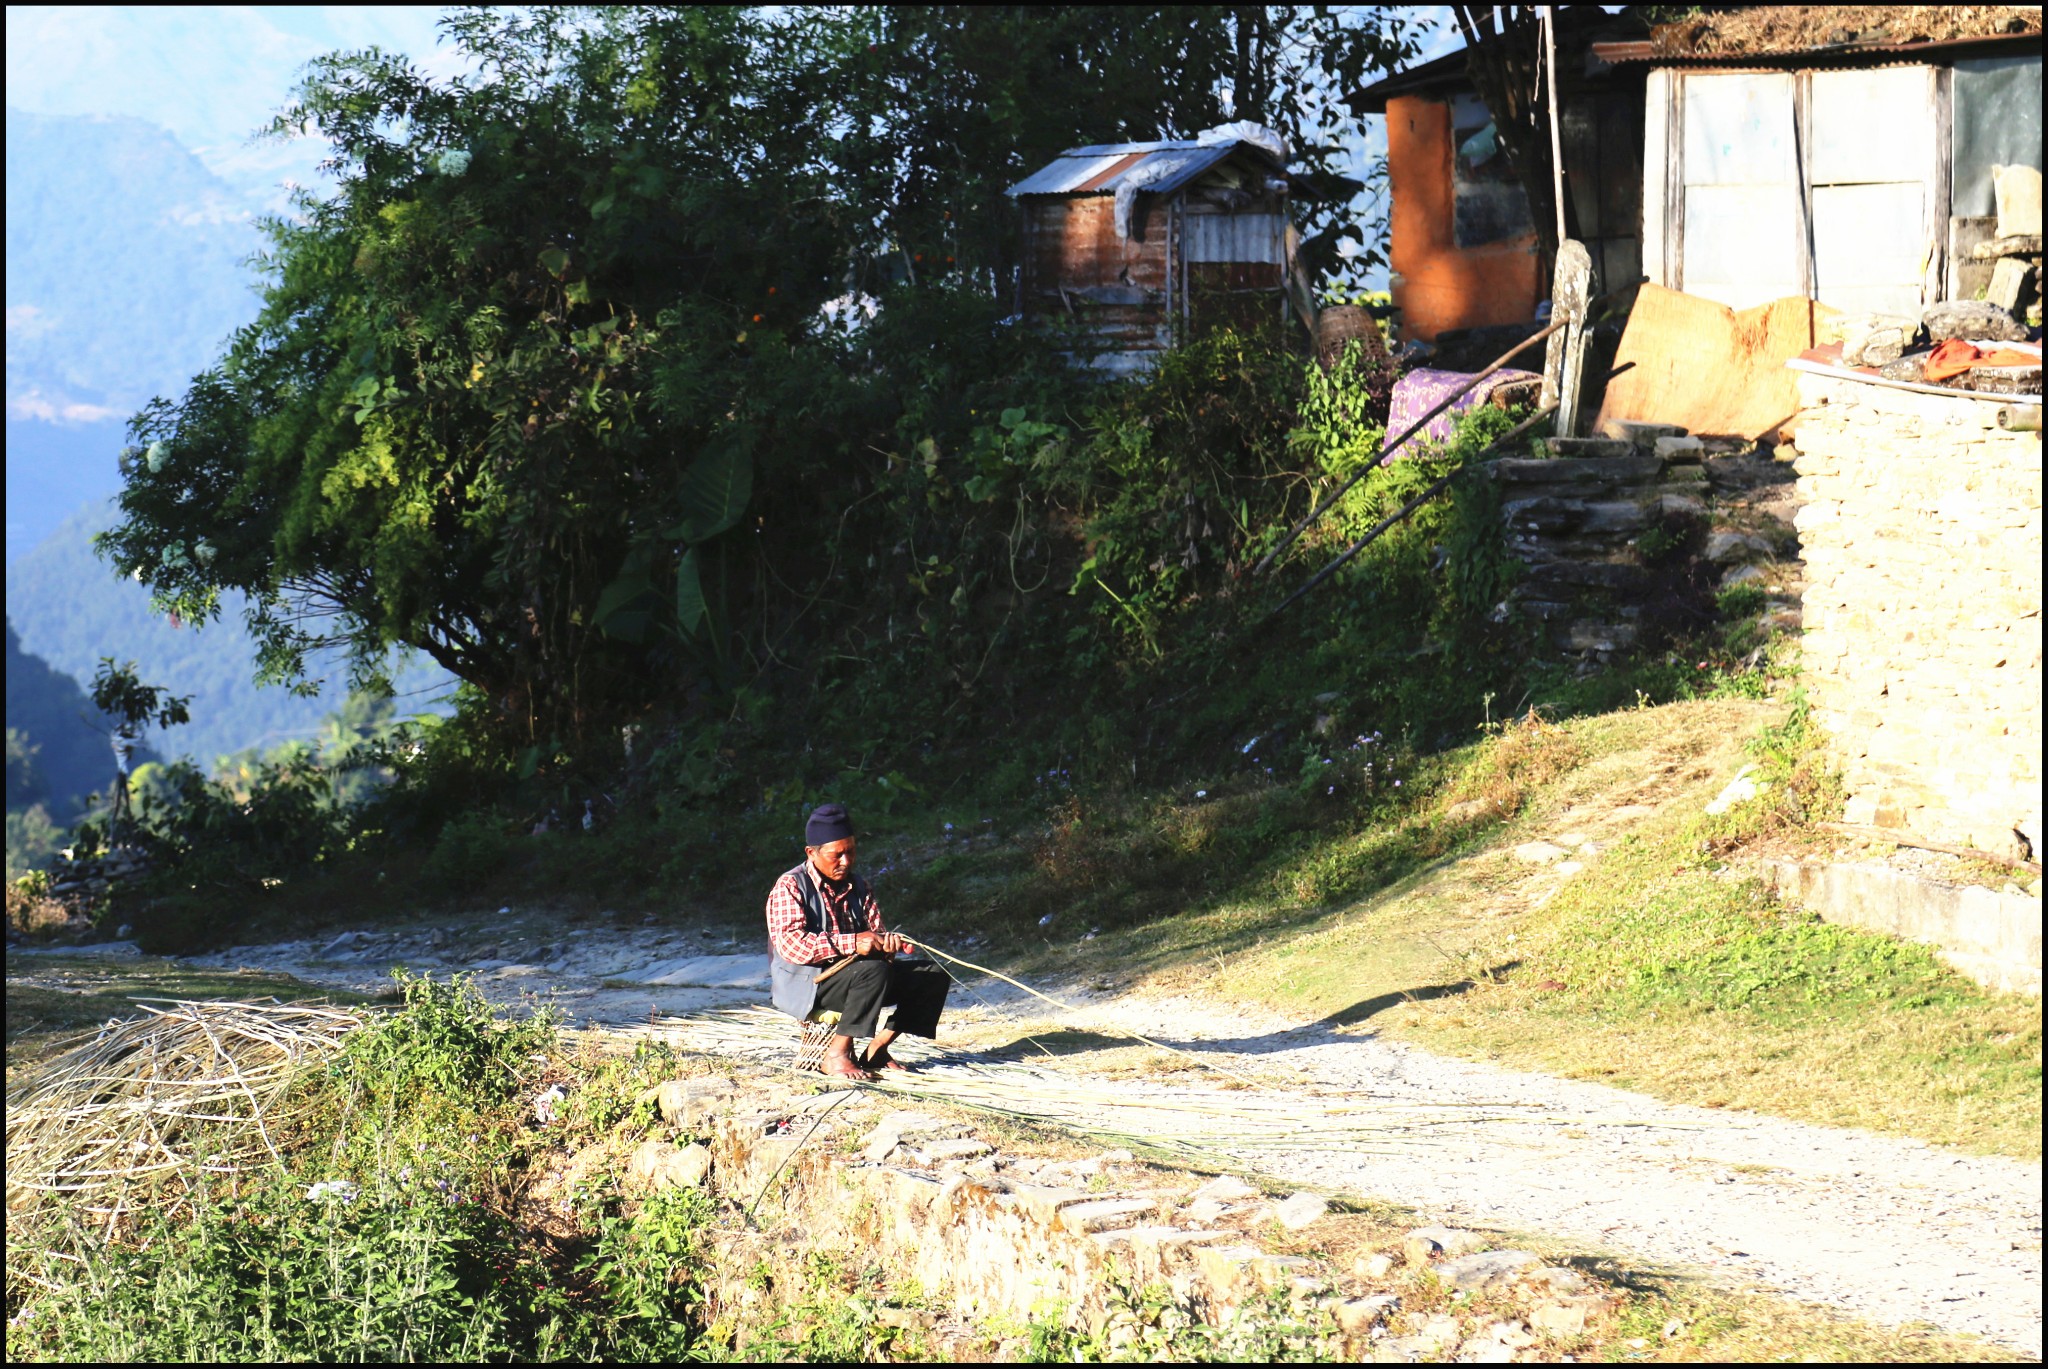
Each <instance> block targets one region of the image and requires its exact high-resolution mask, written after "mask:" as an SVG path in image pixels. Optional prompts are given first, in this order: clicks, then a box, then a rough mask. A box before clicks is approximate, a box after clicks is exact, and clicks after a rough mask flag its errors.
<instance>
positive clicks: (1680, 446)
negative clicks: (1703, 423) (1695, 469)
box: [1651, 437, 1707, 462]
mask: <svg viewBox="0 0 2048 1369" xmlns="http://www.w3.org/2000/svg"><path fill="white" fill-rule="evenodd" d="M1651 450H1653V451H1655V452H1656V453H1657V455H1658V456H1660V457H1662V458H1663V459H1664V460H1666V461H1689V462H1697V461H1699V460H1701V459H1703V458H1704V457H1705V456H1706V454H1707V444H1706V443H1704V442H1702V441H1700V440H1699V439H1698V438H1697V437H1660V438H1658V439H1657V441H1656V443H1655V445H1654V446H1653V447H1652V448H1651Z"/></svg>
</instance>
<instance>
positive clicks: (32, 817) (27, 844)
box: [7, 803, 64, 880]
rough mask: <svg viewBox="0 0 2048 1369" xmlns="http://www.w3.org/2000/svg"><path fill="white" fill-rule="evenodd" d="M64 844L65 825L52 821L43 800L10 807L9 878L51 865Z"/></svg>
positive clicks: (8, 814)
mask: <svg viewBox="0 0 2048 1369" xmlns="http://www.w3.org/2000/svg"><path fill="white" fill-rule="evenodd" d="M63 847H64V829H63V828H61V827H59V826H58V825H57V824H56V823H54V822H52V821H50V814H49V811H48V810H47V809H45V808H44V807H43V805H41V804H40V803H37V804H31V805H30V806H29V807H27V808H20V809H17V808H9V809H8V810H7V878H9V879H10V880H11V879H18V878H20V877H21V876H23V875H25V874H28V873H30V872H32V871H42V870H46V869H48V868H49V865H50V862H51V860H52V859H53V858H54V857H55V856H56V854H57V852H58V851H60V850H62V849H63Z"/></svg>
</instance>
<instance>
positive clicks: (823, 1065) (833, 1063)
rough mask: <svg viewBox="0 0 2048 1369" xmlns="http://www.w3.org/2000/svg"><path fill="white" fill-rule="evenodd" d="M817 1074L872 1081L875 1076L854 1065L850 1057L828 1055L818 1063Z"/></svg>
mask: <svg viewBox="0 0 2048 1369" xmlns="http://www.w3.org/2000/svg"><path fill="white" fill-rule="evenodd" d="M818 1073H820V1074H831V1075H837V1076H838V1077H839V1078H841V1079H872V1078H874V1077H875V1076H874V1075H873V1074H872V1073H871V1072H870V1071H868V1070H866V1069H863V1068H862V1067H861V1066H859V1065H857V1064H855V1063H854V1060H853V1057H852V1056H850V1055H828V1056H826V1057H825V1058H824V1059H823V1060H820V1061H819V1062H818Z"/></svg>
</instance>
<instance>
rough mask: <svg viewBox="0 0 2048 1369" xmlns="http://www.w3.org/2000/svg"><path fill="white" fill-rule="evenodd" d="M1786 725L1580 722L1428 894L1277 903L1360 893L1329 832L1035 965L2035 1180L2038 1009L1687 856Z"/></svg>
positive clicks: (1701, 706)
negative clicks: (1761, 744)
mask: <svg viewBox="0 0 2048 1369" xmlns="http://www.w3.org/2000/svg"><path fill="white" fill-rule="evenodd" d="M1784 712H1785V708H1784V706H1783V705H1782V704H1780V705H1771V704H1767V703H1755V702H1748V701H1738V700H1727V701H1714V702H1704V703H1686V704H1675V705H1670V706H1667V707H1663V708H1653V709H1643V710H1635V711H1628V712H1622V713H1615V714H1608V715H1605V716H1602V717H1596V718H1588V719H1583V720H1580V721H1577V722H1574V723H1571V724H1568V725H1567V726H1566V727H1565V728H1564V729H1561V731H1560V732H1559V733H1558V734H1556V736H1555V737H1554V739H1553V741H1552V742H1551V745H1552V746H1553V748H1554V749H1555V750H1557V751H1559V752H1561V753H1562V755H1563V757H1564V763H1565V764H1567V765H1569V769H1568V770H1567V771H1566V773H1564V774H1563V775H1562V776H1561V777H1558V778H1556V779H1554V780H1552V781H1551V782H1549V783H1548V784H1546V785H1542V786H1541V787H1538V788H1535V789H1533V790H1532V791H1531V792H1530V793H1528V795H1527V797H1526V800H1525V804H1524V807H1523V809H1522V812H1521V814H1520V816H1518V817H1517V818H1515V819H1513V820H1512V821H1509V822H1507V823H1505V824H1502V825H1499V826H1497V827H1494V828H1493V829H1492V830H1490V831H1470V830H1468V831H1467V834H1466V836H1465V837H1464V838H1463V840H1462V843H1461V844H1459V845H1458V846H1456V847H1455V848H1454V849H1452V850H1450V851H1449V852H1448V853H1446V854H1445V855H1443V856H1441V857H1440V858H1437V859H1434V860H1429V861H1427V862H1426V863H1420V868H1413V867H1414V866H1415V865H1417V864H1418V862H1416V861H1414V860H1408V861H1406V862H1403V861H1394V862H1391V863H1390V864H1389V865H1388V866H1387V867H1386V868H1388V869H1390V870H1391V871H1392V872H1393V873H1394V874H1395V876H1396V877H1395V878H1393V879H1392V880H1391V881H1389V882H1387V883H1385V884H1384V886H1383V887H1380V888H1378V889H1377V890H1375V891H1374V892H1371V893H1368V894H1366V896H1365V897H1363V898H1360V899H1357V900H1356V901H1352V902H1346V903H1343V904H1341V905H1340V906H1335V907H1327V906H1326V907H1317V906H1312V905H1310V906H1304V904H1303V903H1302V902H1300V901H1297V900H1293V899H1289V898H1287V897H1285V896H1284V891H1285V890H1286V889H1287V887H1288V886H1289V884H1290V882H1291V881H1293V882H1298V873H1299V872H1300V871H1302V870H1307V869H1326V868H1328V867H1330V866H1333V865H1334V866H1342V865H1344V864H1345V863H1346V862H1351V863H1353V864H1355V865H1357V866H1360V867H1364V869H1365V871H1366V873H1365V874H1364V875H1362V876H1360V878H1361V880H1362V881H1363V882H1365V883H1367V884H1368V886H1369V885H1370V884H1371V883H1372V882H1373V875H1372V871H1373V869H1374V866H1375V861H1376V860H1378V859H1379V858H1380V857H1382V856H1383V855H1384V852H1385V848H1386V847H1387V845H1388V842H1389V838H1388V835H1387V833H1385V832H1384V831H1381V832H1376V833H1366V834H1354V833H1344V832H1326V833H1322V834H1319V835H1318V837H1317V839H1316V841H1315V842H1314V843H1312V844H1311V845H1310V846H1308V847H1307V848H1305V849H1302V850H1299V851H1296V852H1294V853H1293V854H1291V855H1290V856H1289V857H1288V858H1287V860H1286V861H1285V862H1283V865H1282V868H1279V869H1277V870H1275V869H1269V870H1266V871H1263V872H1261V873H1260V874H1259V875H1258V876H1257V877H1255V878H1252V879H1249V880H1243V881H1241V882H1240V883H1239V885H1238V887H1237V888H1235V889H1230V890H1227V891H1224V892H1223V893H1222V895H1221V896H1220V897H1216V898H1213V899H1211V900H1207V901H1206V902H1197V903H1196V905H1195V906H1193V907H1191V908H1189V909H1188V910H1187V911H1186V912H1185V913H1184V914H1183V915H1181V916H1178V917H1174V918H1171V919H1160V920H1147V921H1145V922H1143V923H1141V924H1139V925H1136V926H1132V927H1128V928H1123V929H1116V930H1110V931H1107V932H1105V934H1104V935H1103V936H1102V937H1100V938H1098V939H1097V940H1095V941H1093V942H1090V943H1085V944H1078V945H1077V944H1072V943H1069V945H1068V946H1067V948H1066V949H1065V950H1064V951H1054V950H1052V949H1051V948H1048V949H1047V950H1046V951H1045V952H1044V953H1042V954H1041V955H1040V957H1038V959H1039V960H1040V962H1041V967H1042V968H1044V969H1052V968H1056V967H1057V968H1064V969H1067V970H1069V971H1083V972H1085V971H1086V970H1089V969H1095V968H1099V967H1105V966H1114V967H1116V968H1117V969H1118V970H1119V971H1121V972H1124V973H1125V974H1126V975H1129V974H1132V973H1135V974H1137V975H1141V976H1143V977H1144V978H1145V979H1146V980H1147V981H1149V983H1150V984H1151V985H1152V986H1154V987H1157V988H1162V989H1172V990H1175V991H1182V992H1185V991H1190V990H1193V991H1200V992H1208V993H1212V994H1219V995H1227V996H1236V997H1239V998H1242V999H1244V1000H1248V1001H1252V1002H1256V1003H1259V1004H1262V1005H1265V1006H1268V1007H1273V1008H1277V1009H1280V1010H1283V1011H1286V1012H1289V1013H1291V1014H1294V1015H1298V1016H1301V1017H1303V1018H1306V1019H1313V1020H1319V1021H1321V1022H1323V1023H1326V1024H1328V1025H1330V1026H1332V1027H1336V1028H1339V1029H1343V1028H1347V1027H1354V1026H1358V1025H1360V1024H1364V1023H1366V1022H1368V1021H1369V1022H1370V1024H1371V1029H1372V1030H1374V1031H1383V1032H1387V1033H1390V1034H1393V1035H1396V1036H1400V1037H1404V1038H1407V1039H1412V1040H1416V1041H1419V1042H1422V1043H1424V1044H1427V1045H1430V1046H1432V1047H1435V1048H1437V1049H1441V1050H1447V1051H1451V1052H1453V1053H1457V1054H1462V1055H1467V1056H1472V1057H1477V1058H1483V1059H1489V1060H1497V1061H1499V1062H1501V1063H1504V1064H1509V1065H1513V1066H1518V1067H1522V1068H1529V1069H1537V1070H1543V1071H1547V1072H1551V1073H1556V1074H1561V1075H1565V1076H1568V1077H1573V1078H1584V1079H1597V1080H1601V1081H1603V1082H1607V1083H1612V1084H1616V1085H1619V1086H1622V1087H1627V1088H1633V1089H1639V1090H1641V1091H1643V1092H1646V1093H1649V1094H1652V1095H1654V1096H1656V1097H1660V1098H1664V1099H1667V1100H1670V1101H1674V1102H1685V1103H1695V1104H1701V1105H1705V1106H1710V1107H1732V1108H1744V1109H1753V1110H1756V1111H1760V1112H1767V1113H1771V1114H1775V1115H1778V1116H1784V1117H1790V1118H1795V1119H1799V1120H1803V1121H1812V1122H1819V1123H1825V1124H1828V1125H1834V1126H1859V1127H1867V1128H1870V1129H1873V1130H1877V1131H1883V1132H1891V1133H1896V1134H1906V1135H1912V1136H1918V1137H1921V1138H1924V1139H1927V1140H1930V1141H1935V1142H1939V1143H1942V1144H1949V1145H1957V1146H1961V1147H1964V1148H1967V1149H1971V1150H1979V1151H1987V1152H1993V1153H1999V1154H2007V1155H2014V1156H2020V1157H2023V1158H2029V1159H2034V1158H2038V1157H2039V1155H2040V1150H2041V1147H2040V1125H2041V1117H2040V1064H2041V1056H2040V1019H2039V1011H2038V1005H2036V1004H2035V1003H2033V1002H2032V1001H2031V1000H2027V999H2023V998H2018V997H2014V996H2011V995H2004V994H1997V993H1993V992H1991V991H1988V990H1985V989H1981V988H1979V987H1978V986H1977V985H1975V984H1974V983H1972V982H1970V981H1969V980H1967V979H1965V978H1963V977H1962V976H1960V975H1958V974H1956V973H1955V972H1953V971H1951V970H1949V969H1948V968H1947V967H1946V966H1945V965H1943V964H1942V963H1941V962H1940V961H1939V959H1938V958H1937V957H1935V956H1934V954H1933V953H1932V952H1930V951H1929V950H1927V949H1926V948H1923V947H1919V946H1912V945H1905V944H1902V943H1899V942H1897V941H1894V940H1892V939H1890V938H1886V937H1881V936H1875V935H1870V934H1866V933H1862V932H1858V931H1854V930H1851V929H1846V928H1840V927H1831V926H1826V925H1823V924H1820V923H1817V922H1815V921H1813V920H1812V919H1810V918H1808V917H1806V916H1804V915H1803V914H1800V913H1798V912H1796V911H1794V910H1787V909H1784V908H1782V907H1780V906H1778V905H1777V904H1775V902H1774V901H1773V900H1771V899H1770V898H1769V897H1768V896H1767V895H1766V894H1765V893H1764V892H1763V891H1762V890H1761V889H1760V887H1759V886H1758V885H1757V884H1756V882H1755V881H1754V880H1753V879H1752V878H1750V877H1749V876H1748V875H1747V873H1746V872H1745V869H1744V866H1743V863H1742V858H1741V856H1740V853H1739V851H1738V852H1736V853H1734V854H1732V855H1722V856H1705V855H1702V853H1701V839H1700V833H1699V831H1698V830H1697V818H1698V815H1699V813H1700V810H1701V809H1702V807H1703V806H1704V804H1705V802H1706V801H1707V800H1708V799H1709V798H1711V797H1712V796H1713V795H1714V794H1715V793H1716V792H1717V791H1718V790H1719V789H1720V788H1721V787H1722V786H1723V785H1724V784H1725V783H1726V782H1727V780H1728V779H1729V778H1730V777H1731V776H1732V775H1733V774H1734V772H1735V771H1736V770H1737V769H1738V768H1739V767H1740V766H1741V764H1742V763H1743V761H1744V759H1745V755H1744V749H1743V743H1744V742H1745V740H1747V739H1748V738H1750V737H1753V736H1754V735H1755V734H1756V733H1757V732H1758V731H1759V730H1760V729H1761V728H1762V727H1764V726H1765V725H1766V724H1769V723H1773V722H1776V721H1778V720H1779V719H1781V718H1782V717H1783V715H1784ZM1502 744H1503V743H1498V742H1497V743H1494V744H1492V745H1491V746H1490V747H1482V748H1478V749H1476V751H1475V753H1473V754H1472V755H1471V756H1470V757H1469V758H1468V761H1467V765H1468V768H1467V770H1466V771H1465V773H1464V775H1463V776H1462V778H1461V780H1460V781H1458V782H1457V783H1456V784H1453V785H1450V786H1447V788H1448V792H1447V793H1445V794H1443V797H1444V798H1455V797H1458V796H1459V795H1460V794H1463V793H1470V792H1481V791H1484V790H1485V789H1486V788H1487V787H1488V786H1489V785H1490V784H1493V783H1494V781H1495V780H1496V779H1497V776H1495V775H1493V774H1492V773H1490V768H1493V769H1497V768H1498V760H1499V755H1498V752H1499V748H1500V747H1501V746H1502ZM1437 802H1438V803H1439V804H1440V803H1441V799H1439V800H1438V801H1437ZM1433 806H1434V805H1433ZM1566 835H1572V836H1590V837H1591V838H1592V839H1593V840H1594V842H1595V844H1596V846H1598V847H1600V848H1601V849H1600V851H1599V853H1598V854H1597V855H1595V856H1593V857H1591V858H1590V859H1587V860H1585V861H1584V862H1583V863H1584V865H1585V868H1584V870H1583V872H1581V873H1579V874H1577V875H1575V876H1572V877H1569V878H1567V877H1566V876H1563V875H1560V874H1559V873H1558V872H1557V870H1556V867H1555V865H1550V866H1543V865H1534V864H1530V863H1526V862H1522V861H1519V860H1517V859H1516V858H1515V856H1514V855H1513V847H1514V846H1515V845H1516V844H1518V843H1521V842H1527V841H1531V840H1535V839H1539V838H1545V837H1559V836H1566ZM1404 869H1406V870H1407V871H1408V872H1407V873H1402V871H1403V870H1404ZM1128 878H1138V879H1141V878H1142V876H1141V875H1137V876H1128ZM1212 878H1213V872H1212ZM1276 895H1283V896H1276Z"/></svg>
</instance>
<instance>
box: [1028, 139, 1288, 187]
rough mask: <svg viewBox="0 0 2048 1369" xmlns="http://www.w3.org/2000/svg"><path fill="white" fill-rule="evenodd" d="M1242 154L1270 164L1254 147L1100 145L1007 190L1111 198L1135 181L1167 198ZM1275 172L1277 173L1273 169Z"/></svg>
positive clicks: (1074, 152) (1056, 161) (1058, 160)
mask: <svg viewBox="0 0 2048 1369" xmlns="http://www.w3.org/2000/svg"><path fill="white" fill-rule="evenodd" d="M1240 149H1243V150H1247V151H1249V152H1251V153H1252V154H1253V155H1255V156H1257V157H1258V158H1259V159H1260V160H1262V161H1264V162H1267V163H1268V164H1271V162H1272V158H1270V157H1268V156H1267V155H1266V154H1265V152H1264V151H1262V150H1261V149H1260V148H1258V147H1257V146H1256V145H1254V144H1252V143H1246V142H1228V143H1217V144H1215V145H1214V146H1212V147H1204V146H1202V145H1201V144H1200V143H1195V142H1187V141H1174V142H1163V141H1162V142H1156V143H1102V144H1098V145H1096V146H1093V147H1075V148H1069V149H1068V150H1067V151H1065V152H1062V153H1060V155H1059V156H1057V157H1055V158H1053V160H1052V161H1051V162H1050V163H1049V164H1048V165H1046V166H1045V167H1043V168H1041V169H1040V170H1038V171H1034V172H1032V173H1031V174H1030V175H1029V176H1026V177H1025V178H1024V179H1023V180H1021V181H1019V182H1017V183H1016V184H1015V185H1013V186H1011V187H1010V188H1009V190H1008V192H1006V193H1008V194H1009V195H1011V196H1018V195H1113V194H1115V193H1116V188H1117V187H1118V186H1119V185H1122V184H1123V183H1124V182H1125V181H1126V180H1129V179H1131V178H1133V177H1135V178H1136V179H1137V183H1138V184H1139V185H1141V186H1143V187H1144V189H1145V191H1146V192H1147V193H1148V194H1157V195H1170V194H1172V193H1173V192H1174V191H1176V190H1178V189H1180V188H1181V187H1182V186H1184V185H1186V184H1187V183H1188V182H1189V181H1191V180H1193V179H1194V178H1195V177H1197V176H1199V175H1201V174H1202V173H1203V172H1204V171H1207V170H1208V169H1209V168H1210V167H1213V166H1215V165H1216V164H1217V163H1218V162H1220V161H1222V160H1223V159H1224V158H1226V157H1228V156H1230V155H1231V154H1232V153H1234V152H1237V151H1239V150H1240ZM1274 170H1275V171H1278V170H1280V168H1278V167H1277V166H1276V167H1274Z"/></svg>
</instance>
